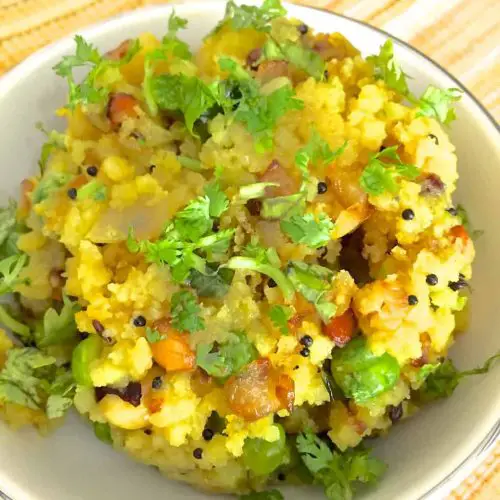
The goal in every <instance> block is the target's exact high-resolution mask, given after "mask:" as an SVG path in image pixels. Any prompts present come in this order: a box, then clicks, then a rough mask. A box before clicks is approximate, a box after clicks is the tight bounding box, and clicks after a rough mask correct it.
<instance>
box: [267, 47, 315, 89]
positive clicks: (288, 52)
mask: <svg viewBox="0 0 500 500" xmlns="http://www.w3.org/2000/svg"><path fill="white" fill-rule="evenodd" d="M262 55H263V58H264V59H267V60H270V61H273V60H279V61H281V60H285V61H288V62H290V63H291V64H293V65H294V66H295V67H296V68H298V69H300V70H303V71H305V72H306V73H307V74H309V75H311V76H312V77H314V78H315V79H316V80H323V79H324V74H325V61H324V60H323V58H322V57H321V56H320V55H319V54H318V53H317V52H315V51H313V50H311V49H309V48H307V47H304V46H302V45H300V44H298V43H297V42H291V41H289V40H287V41H285V42H282V43H278V42H276V41H275V40H272V39H270V40H268V41H267V42H266V43H265V45H264V46H263V47H262Z"/></svg>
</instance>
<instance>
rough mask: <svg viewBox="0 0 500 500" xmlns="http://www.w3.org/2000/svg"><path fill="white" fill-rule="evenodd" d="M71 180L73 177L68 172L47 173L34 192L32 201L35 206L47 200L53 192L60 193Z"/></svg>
mask: <svg viewBox="0 0 500 500" xmlns="http://www.w3.org/2000/svg"><path fill="white" fill-rule="evenodd" d="M71 178H72V175H71V174H67V173H66V172H48V173H46V174H45V175H44V176H43V177H42V178H41V179H40V181H39V182H38V184H37V185H36V187H35V189H34V190H33V194H32V195H31V201H32V202H33V204H34V205H36V204H37V203H40V202H42V201H44V200H46V199H47V198H48V197H49V196H50V195H51V194H52V193H53V192H55V191H58V190H59V189H61V188H62V187H63V186H65V185H66V184H67V183H68V182H69V181H70V179H71Z"/></svg>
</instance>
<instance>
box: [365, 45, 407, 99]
mask: <svg viewBox="0 0 500 500" xmlns="http://www.w3.org/2000/svg"><path fill="white" fill-rule="evenodd" d="M366 60H367V61H370V62H372V63H373V65H374V67H375V76H376V77H377V78H380V79H382V80H384V82H385V83H386V85H387V86H388V87H390V88H391V89H393V90H395V91H396V92H399V93H400V94H401V95H404V96H408V95H409V94H410V90H409V88H408V84H407V82H406V77H407V75H405V73H404V71H403V70H402V69H401V67H400V66H399V64H398V62H397V61H396V59H395V57H394V46H393V44H392V40H391V39H390V38H389V39H388V40H387V41H386V42H385V43H384V44H383V45H382V46H381V47H380V52H379V54H378V55H376V56H369V57H367V58H366Z"/></svg>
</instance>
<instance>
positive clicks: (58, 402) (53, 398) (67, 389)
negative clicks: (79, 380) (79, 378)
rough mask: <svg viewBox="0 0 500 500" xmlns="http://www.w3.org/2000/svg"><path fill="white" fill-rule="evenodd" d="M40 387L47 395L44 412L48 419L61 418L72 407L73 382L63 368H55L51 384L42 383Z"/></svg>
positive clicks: (70, 375) (71, 377)
mask: <svg viewBox="0 0 500 500" xmlns="http://www.w3.org/2000/svg"><path fill="white" fill-rule="evenodd" d="M42 387H44V389H45V390H46V392H47V393H48V394H49V397H48V398H47V402H46V405H45V406H46V408H45V412H46V413H47V417H48V418H49V419H52V418H61V417H63V416H64V415H65V414H66V412H67V411H68V410H69V409H70V408H71V406H73V397H74V395H75V388H76V385H75V381H74V380H73V375H72V373H71V372H70V371H69V370H67V369H65V368H57V369H56V372H55V376H54V378H53V380H52V381H51V382H49V381H45V380H43V381H42Z"/></svg>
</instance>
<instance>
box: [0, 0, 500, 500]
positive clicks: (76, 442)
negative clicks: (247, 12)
mask: <svg viewBox="0 0 500 500" xmlns="http://www.w3.org/2000/svg"><path fill="white" fill-rule="evenodd" d="M246 3H250V2H246ZM172 7H173V5H168V6H167V5H165V6H160V7H154V8H149V9H144V10H138V11H134V12H131V13H128V14H126V15H122V16H120V17H116V18H113V19H111V20H109V21H106V22H104V23H101V24H98V25H95V26H92V27H90V28H86V29H83V30H81V31H80V33H81V34H82V35H83V36H84V37H85V38H86V39H88V40H90V41H91V42H93V43H94V44H96V45H97V46H98V47H99V48H100V49H101V51H106V50H109V49H111V48H113V47H115V46H116V45H117V44H118V43H119V42H120V41H122V40H123V39H124V38H132V37H135V36H137V35H139V34H140V33H141V32H144V31H151V32H153V33H155V34H157V35H158V36H161V35H162V34H163V33H164V32H165V29H166V24H167V19H168V16H169V15H170V12H171V9H172ZM288 7H289V14H290V16H293V17H297V18H301V19H303V21H304V22H306V23H307V24H308V25H310V26H311V27H313V28H314V29H316V30H318V31H323V32H331V31H339V32H341V33H343V34H344V35H345V36H347V37H348V38H349V40H351V42H352V43H353V44H354V45H355V46H357V47H358V48H359V49H360V50H361V51H362V52H363V54H365V55H368V54H371V53H375V52H378V47H379V46H380V45H381V44H382V43H383V42H384V41H385V40H386V39H387V37H388V35H387V34H386V33H384V32H382V31H379V30H377V29H375V28H372V27H370V26H368V25H365V24H362V23H360V22H357V21H354V20H352V19H348V18H345V17H342V16H339V15H335V14H331V13H327V12H324V11H319V10H314V9H310V8H304V7H299V6H292V5H288ZM175 8H176V11H177V13H178V15H180V16H182V17H185V18H187V19H188V20H189V27H188V29H187V31H186V32H184V33H183V36H182V38H184V39H185V40H186V41H188V42H189V43H190V44H191V45H192V46H194V47H196V46H198V45H199V44H200V42H201V40H202V38H203V36H205V35H206V34H207V33H208V32H209V31H210V30H211V28H212V27H213V26H214V25H215V23H216V22H217V21H218V20H219V19H220V18H221V17H222V15H223V12H224V3H222V2H212V1H200V2H198V3H197V2H189V3H187V4H184V5H175ZM394 44H395V52H396V56H397V58H398V60H399V61H400V63H401V65H402V67H403V68H404V70H405V71H406V72H407V73H408V74H409V75H411V76H412V77H413V80H411V86H412V88H413V90H415V91H417V93H418V92H420V91H422V90H423V89H424V88H425V87H426V86H427V85H428V84H434V85H436V86H438V87H441V88H445V87H459V88H462V89H463V87H462V86H461V85H460V83H459V82H457V81H456V80H455V79H454V78H453V77H451V76H450V75H449V74H448V73H446V71H445V70H443V69H442V68H440V67H439V66H438V65H437V64H436V63H434V62H433V61H431V60H430V59H428V58H427V57H425V56H424V55H423V54H421V53H419V52H418V51H417V50H415V49H413V48H412V47H410V46H408V45H406V44H404V43H403V42H401V41H399V40H394ZM73 52H74V43H73V41H72V37H68V38H65V39H63V40H61V41H59V42H57V43H55V44H53V45H50V46H49V47H47V48H45V49H43V50H41V51H39V52H37V53H36V54H34V55H33V56H31V57H29V58H28V59H27V60H26V61H24V62H23V63H22V64H20V65H19V66H17V67H16V68H15V69H13V70H12V71H11V72H10V73H8V74H7V75H5V76H4V77H3V78H2V79H1V80H0V117H1V123H2V140H1V141H0V172H1V179H2V182H1V183H0V196H1V201H2V203H5V202H6V200H7V198H8V197H9V196H17V192H18V186H19V182H20V181H21V180H22V179H23V178H24V177H26V176H28V175H30V174H33V173H34V172H36V169H37V159H38V157H39V152H40V147H41V145H42V142H43V136H42V134H41V133H40V132H39V131H37V130H36V129H35V123H36V122H37V121H42V122H43V123H45V124H46V125H47V127H48V128H51V127H53V128H59V129H61V130H62V128H63V126H64V124H63V122H62V120H61V119H60V118H56V117H55V116H54V110H55V109H56V108H58V107H60V106H62V105H64V103H65V95H66V84H65V82H64V81H63V80H62V79H61V78H59V77H57V76H56V75H55V74H54V72H53V71H52V69H51V68H52V66H54V64H56V63H57V62H58V61H59V60H60V59H61V57H62V56H64V55H66V54H71V53H73ZM464 90H465V89H464ZM457 115H458V119H457V120H456V122H454V123H453V125H452V127H451V129H450V134H451V137H452V140H453V142H454V144H455V145H456V147H457V154H458V158H459V172H460V182H459V189H458V193H457V199H458V200H459V201H461V202H463V203H465V204H466V206H467V208H468V210H469V213H470V216H471V219H472V221H473V222H474V224H475V226H476V227H477V228H481V229H483V230H484V231H485V232H484V235H483V236H482V237H481V238H480V239H479V240H478V241H477V258H476V262H475V266H474V279H473V282H472V288H473V290H474V293H473V298H472V319H471V324H470V328H469V331H468V333H467V334H465V335H461V336H460V337H459V338H457V341H456V343H455V346H454V347H453V349H452V357H453V359H454V360H455V362H456V364H457V365H458V366H459V367H460V368H469V367H474V366H476V365H478V364H480V363H481V362H482V361H483V360H485V359H486V358H487V357H488V356H490V355H491V354H492V353H494V352H496V351H498V349H499V347H500V340H499V339H500V336H499V334H498V332H497V331H496V328H497V327H496V326H495V325H496V322H497V320H498V316H497V314H498V313H499V311H500V294H499V293H498V291H497V287H498V286H499V285H500V265H499V264H498V248H499V246H500V217H499V216H498V213H497V210H499V209H500V206H499V202H498V200H499V193H500V168H499V166H500V140H499V139H500V135H499V130H498V126H497V125H496V124H495V121H494V120H493V118H492V117H491V116H489V115H488V113H487V111H486V110H485V109H483V108H482V107H481V106H480V104H479V103H478V102H477V101H476V100H475V99H474V98H473V97H472V96H471V95H470V94H469V93H468V92H467V91H465V94H464V96H463V98H462V100H461V102H460V103H459V104H458V106H457ZM499 374H500V363H499V364H498V365H497V366H496V367H495V368H494V369H492V370H491V371H490V373H488V374H487V375H485V376H481V377H470V378H469V379H468V380H466V381H465V382H464V383H463V384H461V385H460V386H459V388H458V389H457V391H456V392H455V394H454V395H453V396H452V397H451V398H450V399H448V400H446V401H442V402H440V403H437V404H434V405H432V406H429V407H428V408H426V409H424V410H423V411H421V412H420V413H419V414H418V415H416V416H415V417H414V418H411V419H409V420H408V421H406V422H404V423H402V424H401V425H397V426H395V427H394V428H393V429H392V430H391V432H390V435H389V436H388V437H387V438H384V439H381V440H378V441H376V442H375V443H374V446H375V448H376V454H377V455H378V456H380V457H381V458H383V459H384V460H385V461H386V462H387V463H388V464H389V469H388V472H387V474H386V476H385V477H384V479H383V480H382V481H381V482H380V484H379V485H378V486H377V487H376V488H375V489H371V490H369V491H367V492H366V493H363V494H362V495H361V497H363V498H367V499H384V500H386V499H398V498H402V499H405V500H414V499H418V498H443V497H444V496H445V495H446V493H447V492H448V491H449V490H450V489H451V487H452V486H454V485H456V484H457V482H458V481H459V480H460V479H463V477H464V476H465V475H466V474H467V473H468V472H470V470H471V468H472V467H473V466H474V465H476V464H477V461H478V459H479V458H481V457H482V456H484V454H485V452H486V451H487V449H488V448H491V445H492V443H493V442H494V441H495V439H496V438H497V437H498V435H499V430H500V425H499V420H498V419H499V416H500V388H499V385H498V376H499ZM0 490H2V491H4V492H5V493H6V494H7V495H8V496H10V497H12V498H13V499H15V500H70V499H80V500H114V499H117V500H118V499H120V500H129V499H130V500H132V499H133V500H136V499H138V498H147V499H148V500H154V499H160V498H168V499H170V500H176V499H180V498H190V499H202V498H207V495H205V494H204V493H200V492H198V491H195V490H193V489H191V488H190V487H188V486H185V485H182V484H178V483H175V482H172V481H169V480H167V479H165V478H164V477H162V476H161V475H160V474H158V472H157V471H156V470H154V469H153V468H152V467H147V466H145V465H141V464H138V463H135V462H133V461H132V460H130V459H129V458H127V457H126V456H124V455H122V454H119V453H117V452H115V451H113V450H112V449H111V448H110V447H109V446H106V445H104V444H102V443H101V442H100V441H98V440H97V439H95V437H94V435H93V432H92V430H91V428H90V427H89V426H88V425H86V424H85V423H84V422H83V421H82V420H81V419H80V418H78V417H77V416H76V415H73V416H71V417H70V418H69V419H68V421H67V422H66V424H65V425H64V426H63V427H61V428H60V429H59V430H57V431H56V432H55V433H54V434H53V435H51V436H50V437H48V438H42V437H40V436H38V435H37V433H36V432H35V431H33V430H29V429H27V430H23V431H20V432H12V431H11V430H9V429H8V428H7V427H6V426H5V425H4V424H2V423H0ZM306 494H307V495H309V496H310V497H311V498H312V497H316V498H318V499H319V498H322V493H321V492H320V491H319V490H318V491H316V490H314V491H313V490H308V489H300V488H293V489H292V490H289V492H286V491H285V497H286V498H287V499H295V498H297V499H298V498H303V497H304V496H305V495H306Z"/></svg>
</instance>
